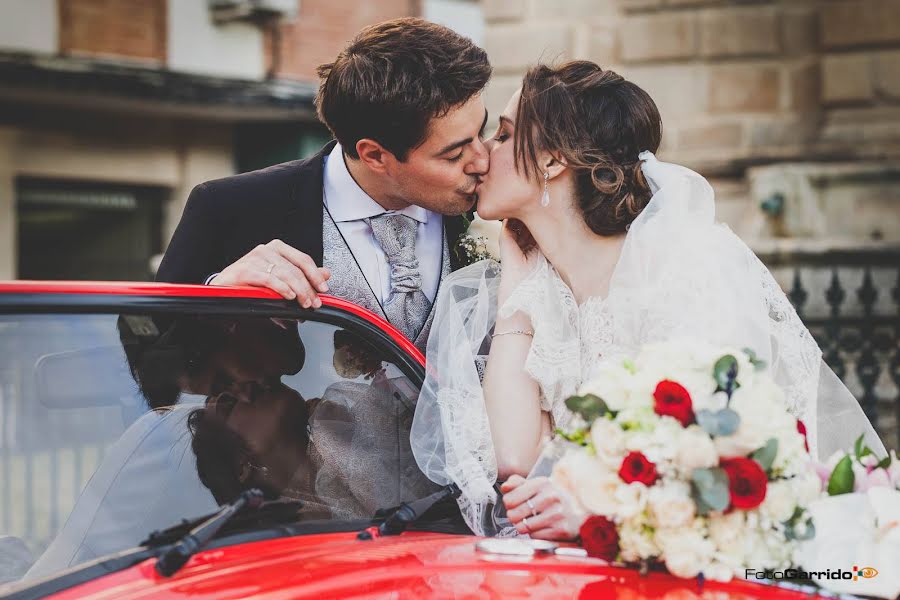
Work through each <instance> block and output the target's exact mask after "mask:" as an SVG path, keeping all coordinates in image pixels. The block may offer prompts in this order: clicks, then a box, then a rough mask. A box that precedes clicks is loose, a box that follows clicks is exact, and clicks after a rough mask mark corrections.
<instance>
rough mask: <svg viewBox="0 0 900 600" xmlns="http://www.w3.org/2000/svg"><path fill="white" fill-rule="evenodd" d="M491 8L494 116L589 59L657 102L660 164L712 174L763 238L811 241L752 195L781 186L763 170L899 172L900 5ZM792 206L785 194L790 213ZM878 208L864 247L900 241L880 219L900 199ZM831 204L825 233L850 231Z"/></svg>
mask: <svg viewBox="0 0 900 600" xmlns="http://www.w3.org/2000/svg"><path fill="white" fill-rule="evenodd" d="M483 6H484V13H485V19H486V20H487V30H486V48H487V50H488V53H489V54H490V56H491V59H492V62H493V63H494V66H495V68H496V78H495V81H494V82H493V84H492V86H491V88H490V90H489V91H488V94H487V102H488V105H489V110H491V112H492V113H493V114H496V112H497V111H499V110H502V107H503V106H504V104H505V103H506V100H507V99H508V97H509V95H510V94H511V93H512V92H513V91H514V90H515V89H516V87H517V86H518V83H519V81H520V78H521V76H522V73H523V72H524V70H525V69H526V68H527V66H528V65H529V64H533V63H534V62H537V61H556V60H565V59H570V58H586V59H589V60H593V61H595V62H597V63H599V64H600V65H602V66H604V67H606V68H610V69H613V70H615V71H618V72H619V73H621V74H622V75H624V76H625V77H627V78H629V79H631V80H633V81H635V82H636V83H638V84H639V85H641V86H642V87H644V88H645V89H646V90H647V91H648V92H649V93H650V94H651V96H652V97H653V98H654V99H655V100H656V102H657V104H658V105H659V108H660V112H661V113H662V116H663V123H664V130H665V134H664V139H663V147H662V149H661V152H660V154H661V157H662V158H664V159H668V160H672V161H677V162H680V163H682V164H686V165H688V166H690V167H692V168H694V169H696V170H698V171H700V172H701V173H703V174H704V175H706V176H708V177H710V179H711V180H712V181H713V183H714V186H715V187H716V191H717V195H718V199H719V211H720V214H721V216H722V217H723V219H724V220H726V221H728V222H730V223H731V224H732V225H733V226H735V227H736V228H737V229H738V230H739V232H740V233H741V234H742V235H743V236H744V237H745V238H746V239H748V241H751V242H753V243H757V242H758V243H760V244H765V243H767V242H768V241H770V240H778V239H783V238H795V237H801V238H802V237H805V236H807V233H805V232H804V231H800V230H798V231H793V230H792V229H791V228H790V223H791V222H795V221H797V219H796V218H795V219H791V218H790V215H788V217H789V218H788V219H787V221H788V222H789V223H788V224H787V226H786V225H785V223H784V222H782V221H784V219H782V218H781V217H776V218H772V217H770V216H767V215H766V214H764V213H762V212H761V211H760V210H759V204H760V202H762V201H763V200H765V199H766V197H762V196H759V195H758V194H757V192H756V190H758V189H762V188H766V186H761V185H756V184H755V183H754V181H753V178H754V177H755V174H757V173H760V172H762V173H763V174H765V175H766V176H767V177H768V181H771V172H769V173H766V172H765V169H760V167H765V166H767V165H777V166H778V167H779V168H782V169H783V168H785V166H790V165H795V164H800V163H802V164H804V165H808V164H809V163H815V164H816V165H817V168H818V170H819V171H822V170H824V171H828V170H829V168H830V165H832V164H834V163H840V169H841V170H842V172H847V171H848V170H849V171H853V169H854V166H857V165H858V166H860V168H861V169H862V170H863V171H865V172H872V171H873V170H874V171H877V172H879V173H882V174H887V175H885V177H888V179H885V180H884V181H886V182H892V181H893V176H891V175H890V173H891V172H894V170H895V169H894V167H895V166H897V165H898V164H900V1H897V0H756V1H741V2H737V1H733V0H732V1H726V0H577V1H576V0H572V1H569V2H565V3H560V2H553V1H550V0H505V1H501V0H484V2H483ZM788 170H790V169H788ZM812 170H813V171H816V168H813V169H812ZM863 179H866V178H865V177H863ZM866 181H868V182H869V183H871V177H869V178H868V179H867V180H866ZM775 187H776V188H777V187H778V186H775ZM863 187H864V188H865V187H866V186H863ZM882 187H883V186H882ZM766 189H767V190H768V192H767V193H771V192H772V190H771V186H769V187H768V188H766ZM866 189H867V188H866ZM775 191H776V192H778V190H777V189H776V190H775ZM850 195H851V196H852V195H853V194H850ZM782 196H790V194H789V192H788V193H784V192H782ZM794 200H795V199H794V198H790V197H788V198H787V204H786V206H787V207H790V206H791V205H792V204H791V202H792V201H794ZM807 200H808V198H807ZM870 200H871V201H872V202H876V203H877V202H882V205H881V206H880V207H879V208H876V209H875V216H874V217H872V219H871V223H862V224H857V226H856V227H855V228H854V230H853V232H852V233H849V234H848V235H849V237H850V238H853V239H856V238H857V237H858V236H859V235H860V232H863V233H862V235H863V237H864V238H866V239H870V238H872V237H874V238H877V239H888V240H895V241H900V224H898V223H897V222H891V223H890V224H889V225H890V226H889V227H884V226H883V223H880V219H879V217H878V216H877V215H878V214H879V211H882V210H883V211H896V205H897V201H898V198H897V195H896V194H894V195H893V197H891V198H883V199H870ZM823 202H825V201H824V200H823ZM825 204H827V202H825ZM825 204H823V205H822V206H819V207H818V208H817V210H819V211H820V212H821V213H822V214H821V215H819V216H820V217H821V219H824V220H825V221H827V222H828V223H827V224H826V225H825V226H824V230H827V232H826V233H824V235H834V236H836V237H838V238H844V237H848V236H845V235H843V234H842V232H841V228H842V226H843V225H844V224H846V223H845V222H842V221H841V220H840V218H839V216H841V215H844V214H846V211H845V210H839V211H837V213H836V214H834V215H831V214H829V210H830V207H829V206H826V205H825ZM851 212H852V211H851ZM867 214H868V213H867ZM829 219H830V220H829ZM816 235H817V236H818V237H819V238H821V236H822V235H823V231H822V230H820V231H818V233H816ZM819 241H821V239H820V240H819ZM844 241H849V240H844Z"/></svg>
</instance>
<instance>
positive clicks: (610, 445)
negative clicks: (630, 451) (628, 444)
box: [591, 417, 625, 469]
mask: <svg viewBox="0 0 900 600" xmlns="http://www.w3.org/2000/svg"><path fill="white" fill-rule="evenodd" d="M591 443H593V445H594V450H595V451H596V452H597V458H598V459H600V460H601V461H603V462H605V463H607V465H608V466H609V467H611V468H616V469H618V467H619V465H621V464H622V459H623V458H624V457H625V432H624V431H622V428H621V427H619V425H618V424H617V423H615V422H613V421H610V420H609V419H606V418H603V417H601V418H599V419H596V420H595V421H594V423H593V425H591Z"/></svg>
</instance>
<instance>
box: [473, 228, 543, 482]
mask: <svg viewBox="0 0 900 600" xmlns="http://www.w3.org/2000/svg"><path fill="white" fill-rule="evenodd" d="M500 252H501V256H502V274H501V281H500V288H499V290H498V305H499V306H503V304H504V302H506V299H507V298H508V297H509V293H510V292H512V291H513V290H514V289H515V287H516V286H517V285H518V284H519V282H521V280H522V279H523V278H524V276H525V275H526V274H527V273H528V272H529V270H530V269H531V268H532V267H533V264H532V261H531V260H529V257H526V256H525V255H524V254H522V252H521V250H519V247H518V245H517V244H516V241H515V239H514V237H513V235H512V234H511V233H510V232H509V229H508V228H507V226H506V225H504V227H503V231H502V232H501V235H500ZM531 330H532V328H531V320H530V318H529V317H528V316H526V315H524V314H522V313H520V312H517V313H515V314H513V315H511V316H509V317H508V318H506V319H501V318H499V317H498V318H497V323H496V325H495V327H494V336H495V337H494V338H493V340H492V342H491V350H490V353H489V355H488V360H487V365H486V367H485V372H484V381H483V389H484V400H485V405H486V407H487V416H488V422H489V423H490V428H491V438H492V441H493V443H494V453H495V454H496V458H497V471H498V477H499V478H500V480H506V479H508V478H509V477H510V476H511V475H522V476H523V477H524V476H527V475H528V472H529V471H530V470H531V467H532V466H534V463H535V462H536V461H537V459H538V455H539V454H540V448H541V444H542V442H543V440H544V439H545V438H546V437H548V436H549V434H550V419H549V417H548V415H547V414H546V413H544V412H542V411H541V403H540V392H539V388H538V384H537V382H535V381H534V380H533V379H532V378H531V377H530V376H529V375H528V373H526V371H525V359H526V357H527V356H528V351H529V350H530V348H531V336H530V335H527V334H526V333H522V332H531Z"/></svg>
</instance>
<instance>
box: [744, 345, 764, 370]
mask: <svg viewBox="0 0 900 600" xmlns="http://www.w3.org/2000/svg"><path fill="white" fill-rule="evenodd" d="M743 350H744V354H746V355H747V358H748V359H750V364H751V365H753V368H754V369H756V370H757V371H761V370H763V369H765V368H766V361H764V360H762V359H761V358H759V356H757V355H756V352H754V351H753V349H752V348H744V349H743Z"/></svg>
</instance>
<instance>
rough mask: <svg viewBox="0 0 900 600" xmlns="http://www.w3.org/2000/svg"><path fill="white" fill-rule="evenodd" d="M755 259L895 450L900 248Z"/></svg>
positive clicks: (899, 438) (898, 438)
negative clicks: (765, 268)
mask: <svg viewBox="0 0 900 600" xmlns="http://www.w3.org/2000/svg"><path fill="white" fill-rule="evenodd" d="M760 258H761V259H762V260H763V262H764V263H766V265H768V267H769V268H770V269H771V270H772V272H773V274H774V275H775V277H776V279H778V281H779V283H781V285H782V287H783V288H784V290H785V292H786V293H787V294H788V297H789V298H790V299H791V302H793V304H794V307H795V308H796V309H797V312H798V313H799V314H800V317H801V318H802V319H803V321H804V323H806V326H807V327H808V328H809V329H810V331H811V332H812V334H813V336H814V337H815V338H816V341H817V342H818V343H819V346H820V347H821V348H822V352H823V354H824V358H825V361H826V362H827V363H828V364H829V365H830V366H831V368H832V369H834V371H835V373H836V374H837V375H838V376H839V377H840V378H841V379H842V380H843V381H844V383H845V384H846V385H847V387H848V388H849V389H850V391H851V392H853V394H854V396H856V398H857V399H858V400H859V403H860V405H861V406H862V408H863V410H864V411H865V413H866V415H867V416H868V417H869V419H870V420H871V421H872V423H873V424H874V425H875V428H876V429H877V430H878V432H879V434H880V435H881V439H882V440H883V441H884V443H885V445H886V446H888V447H889V448H895V449H900V247H897V246H888V247H885V246H881V247H877V248H857V249H852V250H829V251H824V252H781V253H768V254H761V255H760Z"/></svg>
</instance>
